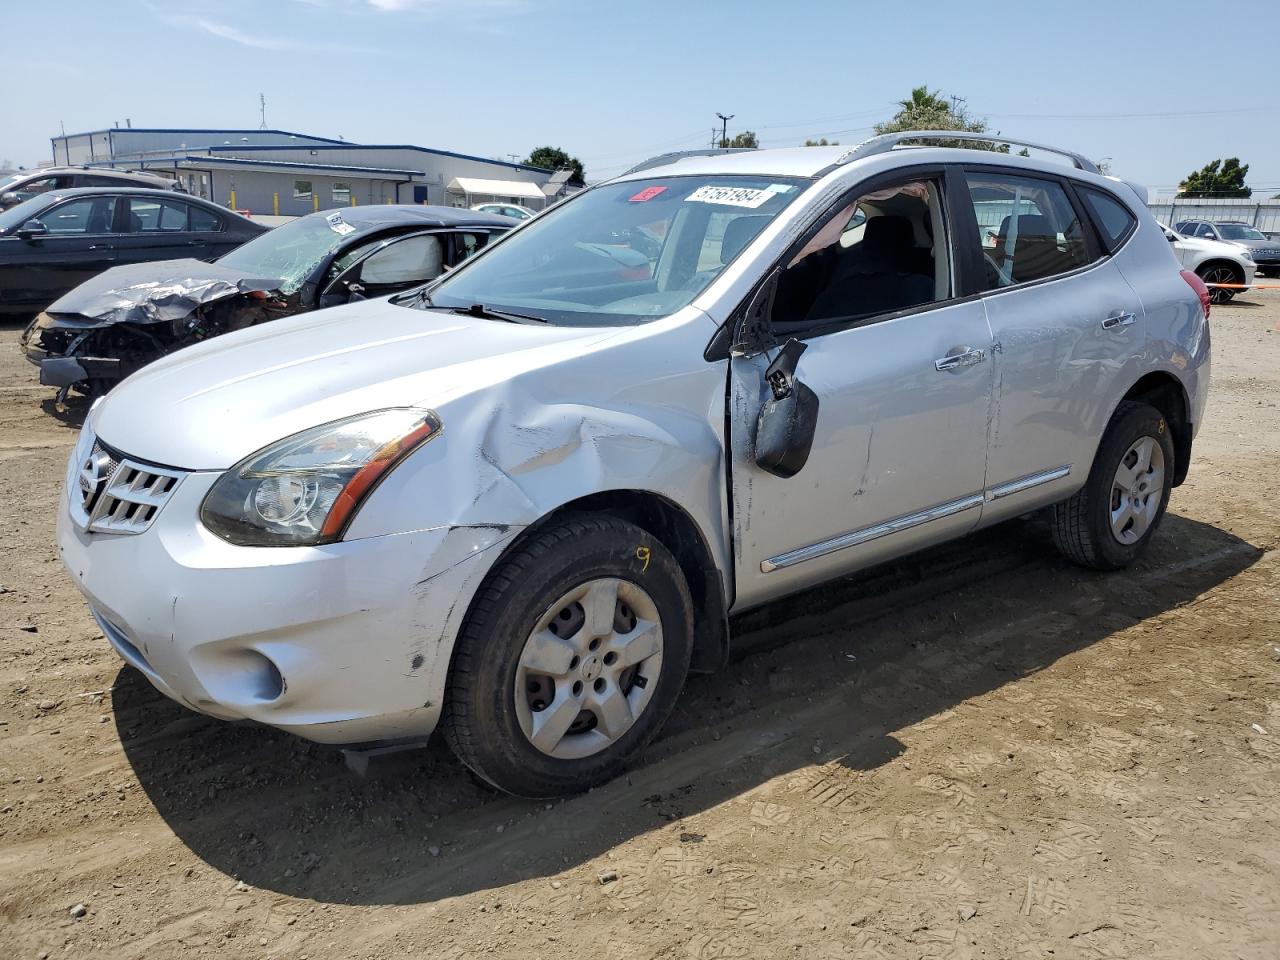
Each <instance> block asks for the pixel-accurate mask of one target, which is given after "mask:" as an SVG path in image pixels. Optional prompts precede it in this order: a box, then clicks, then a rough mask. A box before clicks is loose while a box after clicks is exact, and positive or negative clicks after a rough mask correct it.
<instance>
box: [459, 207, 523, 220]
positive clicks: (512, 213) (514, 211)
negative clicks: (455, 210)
mask: <svg viewBox="0 0 1280 960" xmlns="http://www.w3.org/2000/svg"><path fill="white" fill-rule="evenodd" d="M471 209H472V210H476V211H478V212H480V213H494V214H497V215H498V216H500V217H510V218H511V219H513V220H528V219H529V218H531V217H533V216H535V215H536V214H537V211H536V210H530V209H529V208H528V207H522V206H520V204H518V203H477V204H476V205H475V206H473V207H472V208H471Z"/></svg>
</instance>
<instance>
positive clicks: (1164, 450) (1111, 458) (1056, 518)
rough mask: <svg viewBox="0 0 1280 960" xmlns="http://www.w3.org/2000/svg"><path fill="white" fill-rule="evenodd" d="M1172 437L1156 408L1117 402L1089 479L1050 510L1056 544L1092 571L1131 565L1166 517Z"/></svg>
mask: <svg viewBox="0 0 1280 960" xmlns="http://www.w3.org/2000/svg"><path fill="white" fill-rule="evenodd" d="M1173 458H1174V450H1173V438H1172V437H1170V436H1169V425H1168V423H1167V422H1166V421H1165V418H1164V415H1163V414H1162V413H1160V411H1159V410H1157V409H1155V407H1152V406H1150V405H1148V404H1145V403H1133V402H1125V403H1122V404H1120V407H1119V408H1118V409H1117V410H1116V413H1115V416H1113V417H1112V418H1111V424H1110V425H1109V426H1108V427H1107V432H1106V433H1105V434H1103V436H1102V442H1101V443H1100V444H1099V445H1098V453H1097V456H1095V457H1094V461H1093V467H1092V469H1091V470H1090V471H1089V479H1088V480H1087V481H1086V482H1085V485H1084V486H1083V487H1082V488H1081V489H1080V490H1079V491H1077V492H1076V493H1075V494H1074V495H1073V496H1072V497H1070V498H1068V499H1067V500H1064V501H1062V502H1061V503H1058V504H1055V505H1054V506H1053V507H1052V516H1051V518H1050V526H1051V529H1052V531H1053V539H1054V543H1055V544H1056V545H1057V547H1058V549H1059V550H1060V551H1061V552H1062V553H1063V555H1064V556H1066V557H1067V558H1068V559H1069V560H1072V561H1074V562H1076V563H1078V564H1080V565H1081V566H1085V567H1092V568H1093V569H1095V570H1119V569H1121V568H1122V567H1127V566H1128V565H1129V564H1131V563H1133V561H1134V560H1136V559H1137V558H1138V557H1139V556H1140V555H1141V554H1142V553H1143V551H1144V550H1146V548H1147V545H1148V544H1149V543H1150V542H1151V537H1152V535H1153V534H1154V533H1155V531H1156V528H1157V527H1159V526H1160V521H1161V520H1162V519H1163V518H1164V512H1165V508H1166V507H1167V506H1168V504H1169V493H1170V492H1171V491H1172V489H1173V472H1174V459H1173Z"/></svg>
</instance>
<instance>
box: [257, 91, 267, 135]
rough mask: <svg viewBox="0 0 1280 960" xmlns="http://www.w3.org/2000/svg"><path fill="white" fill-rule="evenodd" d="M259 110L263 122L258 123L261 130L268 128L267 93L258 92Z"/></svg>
mask: <svg viewBox="0 0 1280 960" xmlns="http://www.w3.org/2000/svg"><path fill="white" fill-rule="evenodd" d="M258 112H259V113H261V115H262V122H261V123H259V124H258V129H259V130H265V129H267V95H266V94H265V93H260V94H258Z"/></svg>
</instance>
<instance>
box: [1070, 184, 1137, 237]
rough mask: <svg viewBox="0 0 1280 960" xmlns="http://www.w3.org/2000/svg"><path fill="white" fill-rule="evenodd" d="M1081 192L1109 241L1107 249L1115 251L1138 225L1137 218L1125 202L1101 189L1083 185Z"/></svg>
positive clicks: (1086, 204) (1099, 227)
mask: <svg viewBox="0 0 1280 960" xmlns="http://www.w3.org/2000/svg"><path fill="white" fill-rule="evenodd" d="M1080 193H1081V194H1082V195H1083V196H1084V202H1085V206H1087V207H1088V208H1089V212H1090V213H1092V214H1093V219H1094V220H1095V221H1096V222H1097V225H1098V230H1099V231H1100V232H1101V233H1102V236H1103V239H1105V240H1106V241H1107V249H1108V250H1110V251H1112V252H1113V253H1114V252H1115V251H1116V250H1117V249H1118V248H1119V246H1120V244H1122V243H1124V241H1125V240H1127V239H1128V238H1129V234H1130V233H1132V232H1133V228H1134V227H1135V226H1137V223H1138V221H1137V218H1136V217H1134V215H1133V214H1132V213H1130V212H1129V208H1128V207H1126V206H1125V205H1124V204H1123V203H1121V202H1120V201H1119V200H1117V199H1116V198H1115V197H1112V196H1108V195H1107V194H1105V193H1103V192H1102V191H1100V190H1093V189H1090V188H1088V187H1083V188H1080Z"/></svg>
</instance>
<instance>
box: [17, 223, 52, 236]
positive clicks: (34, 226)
mask: <svg viewBox="0 0 1280 960" xmlns="http://www.w3.org/2000/svg"><path fill="white" fill-rule="evenodd" d="M48 232H49V228H48V227H46V226H45V225H44V224H43V223H41V222H40V221H39V220H36V219H34V218H33V219H31V220H28V221H27V222H26V223H24V224H23V225H22V226H21V227H19V228H18V238H19V239H20V240H31V239H34V238H35V237H43V236H44V235H45V234H46V233H48Z"/></svg>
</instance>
